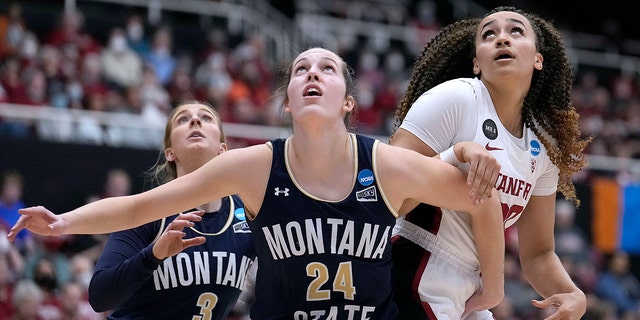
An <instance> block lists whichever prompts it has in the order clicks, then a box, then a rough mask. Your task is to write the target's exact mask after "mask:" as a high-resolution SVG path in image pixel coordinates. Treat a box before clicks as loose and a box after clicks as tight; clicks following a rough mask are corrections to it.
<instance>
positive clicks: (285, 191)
mask: <svg viewBox="0 0 640 320" xmlns="http://www.w3.org/2000/svg"><path fill="white" fill-rule="evenodd" d="M273 190H275V191H276V192H274V193H273V195H275V196H279V195H280V194H284V196H285V197H288V196H289V188H284V190H280V188H279V187H277V188H273Z"/></svg>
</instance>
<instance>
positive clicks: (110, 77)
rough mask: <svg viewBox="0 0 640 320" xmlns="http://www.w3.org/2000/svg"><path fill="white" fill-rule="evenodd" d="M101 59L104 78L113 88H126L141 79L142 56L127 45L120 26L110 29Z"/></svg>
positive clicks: (138, 82)
mask: <svg viewBox="0 0 640 320" xmlns="http://www.w3.org/2000/svg"><path fill="white" fill-rule="evenodd" d="M101 61H102V70H103V72H104V77H105V80H106V81H107V83H108V84H109V85H111V86H114V87H115V88H118V89H119V88H127V87H130V86H133V85H137V84H140V82H141V81H142V67H143V65H142V58H141V57H140V56H139V55H138V54H137V53H136V52H135V51H133V50H132V49H131V48H130V47H129V45H128V43H127V37H126V34H125V31H124V30H123V29H122V28H120V27H114V28H113V29H111V32H110V36H109V43H108V46H107V47H106V48H105V49H104V50H102V53H101Z"/></svg>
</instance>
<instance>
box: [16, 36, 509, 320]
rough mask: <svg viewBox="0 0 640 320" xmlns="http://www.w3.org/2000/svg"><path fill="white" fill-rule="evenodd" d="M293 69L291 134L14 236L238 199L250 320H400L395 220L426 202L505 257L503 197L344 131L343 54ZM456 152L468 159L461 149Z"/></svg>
mask: <svg viewBox="0 0 640 320" xmlns="http://www.w3.org/2000/svg"><path fill="white" fill-rule="evenodd" d="M285 74H286V75H287V78H286V80H285V81H286V86H283V87H282V88H286V93H285V97H284V99H283V101H284V111H285V112H287V113H290V114H291V117H292V121H293V135H292V136H290V137H289V138H287V139H276V140H274V141H270V142H268V143H266V144H260V145H254V146H250V147H246V148H240V149H234V150H229V151H227V152H225V153H223V154H221V155H219V156H217V157H215V158H214V159H212V160H211V161H209V162H208V163H207V164H205V165H204V166H202V167H201V168H199V169H197V170H195V171H194V172H192V173H190V174H187V175H184V176H182V177H180V178H178V179H175V180H173V181H170V182H168V183H165V184H163V185H161V186H159V187H157V188H154V189H152V190H149V191H146V192H143V193H140V194H136V195H132V196H129V197H120V198H109V199H102V200H99V201H97V202H93V203H90V204H87V205H85V206H83V207H80V208H77V209H75V210H73V211H70V212H68V213H64V214H60V215H55V214H53V213H52V212H50V211H48V210H47V209H45V208H43V207H31V208H25V209H21V210H20V213H21V214H22V216H21V217H20V219H19V221H18V222H17V223H16V224H15V225H14V227H13V228H12V229H11V231H10V234H9V238H10V239H12V238H13V236H14V235H15V233H16V232H18V231H19V230H21V229H23V228H27V229H29V230H31V231H33V232H36V233H39V234H43V235H58V234H62V233H78V232H80V233H104V232H110V231H114V230H119V229H123V228H127V227H132V226H135V225H139V224H142V223H145V222H149V221H151V220H153V219H159V218H161V217H164V216H168V215H170V214H172V213H173V212H176V211H184V210H187V209H189V208H192V207H194V206H196V205H198V204H201V203H205V202H207V201H211V199H218V198H221V197H223V196H225V195H229V194H238V195H239V196H240V197H241V198H242V200H243V202H244V204H245V210H246V214H247V217H248V223H249V227H250V228H251V231H252V233H253V236H254V239H255V245H256V250H257V259H258V261H259V267H258V270H257V279H256V287H255V291H256V292H255V293H256V300H255V303H254V304H253V306H252V308H251V319H252V320H260V319H289V320H292V319H384V320H387V319H394V318H395V317H396V315H397V307H396V304H395V303H394V301H393V292H392V285H391V265H392V259H391V243H390V240H391V232H392V229H393V226H394V225H395V220H396V218H397V217H399V216H402V215H403V214H405V213H406V212H407V211H408V210H409V209H411V208H413V207H414V206H415V205H416V204H417V203H420V202H424V203H429V204H432V205H436V206H445V207H451V208H452V209H455V210H464V211H467V212H469V213H470V215H471V216H472V219H473V220H474V221H476V223H477V224H476V225H475V226H476V227H477V228H479V229H483V230H484V231H485V233H486V238H487V239H488V240H490V243H491V247H490V248H482V249H479V250H491V249H492V250H495V251H496V252H497V255H498V256H499V257H500V256H503V253H504V234H503V232H502V215H501V213H500V207H499V204H498V201H497V198H498V197H497V194H496V193H495V191H494V192H493V196H492V197H487V195H486V194H477V196H476V197H475V198H471V197H467V196H462V197H461V196H460V195H462V194H468V192H469V191H468V187H467V185H466V183H465V182H466V181H465V174H464V173H463V172H462V171H461V170H459V169H457V168H455V167H453V166H452V165H450V164H448V163H446V162H444V161H441V160H438V159H433V158H430V157H425V156H422V155H420V154H418V153H417V152H414V151H411V150H408V149H405V148H400V147H394V146H390V145H388V144H385V143H381V142H380V141H377V140H373V139H371V138H368V137H365V136H361V135H356V134H353V133H350V132H349V131H348V130H347V125H346V124H345V120H347V118H348V115H349V113H350V112H351V111H353V108H354V107H355V100H354V97H353V96H352V90H353V80H352V78H351V72H350V69H349V68H348V67H347V65H346V63H345V62H344V61H343V60H342V58H340V57H339V56H338V55H336V54H335V53H333V52H331V51H329V50H326V49H322V48H312V49H309V50H306V51H304V52H302V53H300V54H299V55H298V56H297V57H296V58H295V59H294V61H293V63H292V64H290V66H289V68H288V72H286V73H285ZM453 156H455V157H457V158H459V159H463V160H464V159H466V155H465V154H463V153H460V152H457V153H456V154H454V155H453ZM213 181H215V183H212V182H213ZM445 186H446V187H445ZM187 218H188V219H198V215H197V214H195V213H186V214H185V219H187ZM492 262H493V264H491V265H486V266H484V267H486V268H483V285H485V290H484V291H483V298H484V301H485V302H486V303H487V304H488V305H492V306H493V305H497V304H498V303H499V302H500V301H501V300H502V298H503V295H504V293H503V290H504V289H503V285H504V279H503V261H501V260H500V259H494V260H492ZM176 299H179V297H176Z"/></svg>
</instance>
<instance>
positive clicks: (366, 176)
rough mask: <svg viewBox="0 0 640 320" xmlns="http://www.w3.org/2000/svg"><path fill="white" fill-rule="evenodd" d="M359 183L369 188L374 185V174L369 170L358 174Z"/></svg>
mask: <svg viewBox="0 0 640 320" xmlns="http://www.w3.org/2000/svg"><path fill="white" fill-rule="evenodd" d="M358 182H360V184H361V185H363V186H365V187H367V186H370V185H371V184H372V183H373V172H371V170H369V169H364V170H362V171H360V173H358Z"/></svg>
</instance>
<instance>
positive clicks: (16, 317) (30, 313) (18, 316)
mask: <svg viewBox="0 0 640 320" xmlns="http://www.w3.org/2000/svg"><path fill="white" fill-rule="evenodd" d="M43 299H44V295H43V293H42V290H40V288H39V287H38V285H37V284H36V283H35V282H33V280H31V279H21V280H20V281H18V282H17V283H16V285H15V287H14V290H13V296H12V298H11V301H12V302H13V306H14V308H15V313H14V314H13V317H12V318H10V319H11V320H34V319H39V318H38V310H39V309H40V306H41V304H42V301H43Z"/></svg>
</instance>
